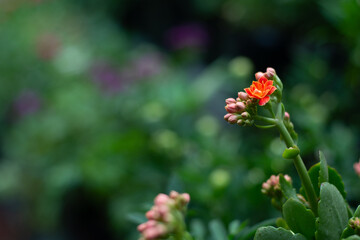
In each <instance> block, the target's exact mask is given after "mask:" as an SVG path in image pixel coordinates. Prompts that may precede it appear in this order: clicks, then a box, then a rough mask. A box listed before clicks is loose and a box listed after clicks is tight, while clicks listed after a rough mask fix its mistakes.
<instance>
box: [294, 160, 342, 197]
mask: <svg viewBox="0 0 360 240" xmlns="http://www.w3.org/2000/svg"><path fill="white" fill-rule="evenodd" d="M308 172H309V176H310V180H311V182H312V184H313V186H314V189H315V193H316V195H317V196H319V193H320V184H319V174H320V163H317V164H315V165H313V166H312V167H311V168H310V169H309V171H308ZM328 173H329V183H331V184H332V185H334V186H335V187H336V188H337V189H338V190H339V192H340V193H341V195H342V196H343V198H344V199H345V197H346V192H345V187H344V183H343V181H342V179H341V176H340V174H339V173H338V172H337V171H336V170H335V169H334V168H332V167H329V166H328ZM300 193H301V195H303V196H305V197H306V193H305V191H304V188H303V187H302V188H301V189H300Z"/></svg>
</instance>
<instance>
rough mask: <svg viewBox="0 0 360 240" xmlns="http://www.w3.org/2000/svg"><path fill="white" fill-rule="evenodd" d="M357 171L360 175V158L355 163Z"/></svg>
mask: <svg viewBox="0 0 360 240" xmlns="http://www.w3.org/2000/svg"><path fill="white" fill-rule="evenodd" d="M354 170H355V173H356V174H357V175H358V176H359V177H360V160H359V162H357V163H354Z"/></svg>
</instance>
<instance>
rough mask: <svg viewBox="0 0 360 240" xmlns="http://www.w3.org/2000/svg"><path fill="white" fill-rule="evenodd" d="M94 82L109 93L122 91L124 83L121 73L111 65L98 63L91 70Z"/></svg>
mask: <svg viewBox="0 0 360 240" xmlns="http://www.w3.org/2000/svg"><path fill="white" fill-rule="evenodd" d="M91 75H92V79H93V81H94V82H95V83H96V84H97V85H98V86H99V87H100V88H101V89H102V90H103V91H104V92H107V93H115V92H118V91H120V90H121V89H122V87H123V81H122V78H121V75H120V73H119V72H118V71H117V70H116V69H115V68H114V67H112V66H110V64H107V63H96V64H94V66H93V67H92V68H91Z"/></svg>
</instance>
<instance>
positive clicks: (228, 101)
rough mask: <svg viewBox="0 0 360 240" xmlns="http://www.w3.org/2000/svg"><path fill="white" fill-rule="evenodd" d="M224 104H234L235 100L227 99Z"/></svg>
mask: <svg viewBox="0 0 360 240" xmlns="http://www.w3.org/2000/svg"><path fill="white" fill-rule="evenodd" d="M225 102H226V104H230V103H236V100H235V99H234V98H227V99H226V100H225Z"/></svg>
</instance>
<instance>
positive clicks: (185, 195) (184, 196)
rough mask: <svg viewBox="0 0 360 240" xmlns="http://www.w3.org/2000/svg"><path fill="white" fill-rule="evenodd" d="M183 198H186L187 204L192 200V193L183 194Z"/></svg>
mask: <svg viewBox="0 0 360 240" xmlns="http://www.w3.org/2000/svg"><path fill="white" fill-rule="evenodd" d="M181 197H182V199H184V202H185V204H188V203H189V202H190V195H189V194H188V193H183V194H181Z"/></svg>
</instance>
